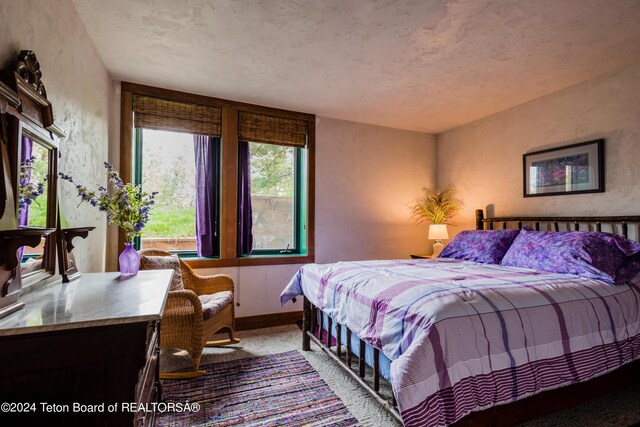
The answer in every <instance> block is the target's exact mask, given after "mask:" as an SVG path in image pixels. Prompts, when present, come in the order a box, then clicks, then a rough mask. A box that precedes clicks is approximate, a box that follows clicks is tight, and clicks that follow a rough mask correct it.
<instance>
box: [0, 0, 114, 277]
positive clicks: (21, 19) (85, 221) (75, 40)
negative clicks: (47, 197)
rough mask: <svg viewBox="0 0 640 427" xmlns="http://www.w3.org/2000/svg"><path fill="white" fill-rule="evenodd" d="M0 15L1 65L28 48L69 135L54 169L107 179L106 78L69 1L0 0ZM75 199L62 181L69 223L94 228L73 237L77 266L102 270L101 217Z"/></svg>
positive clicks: (92, 181)
mask: <svg viewBox="0 0 640 427" xmlns="http://www.w3.org/2000/svg"><path fill="white" fill-rule="evenodd" d="M0 16H1V17H2V25H0V67H2V68H3V69H4V68H7V67H9V66H10V64H11V63H12V61H13V60H14V59H15V57H16V55H17V54H18V52H19V51H20V50H24V49H26V50H33V51H34V52H35V54H36V56H37V58H38V61H39V62H40V67H41V70H42V80H43V82H44V84H45V87H46V89H47V95H48V97H49V100H50V101H51V103H52V104H53V114H54V119H55V122H56V124H57V125H58V126H60V127H61V128H62V129H64V130H65V132H66V133H67V135H68V137H67V138H66V139H64V140H63V141H61V147H60V149H61V153H62V158H61V159H60V162H59V170H60V171H62V172H65V173H68V174H71V175H73V176H74V178H76V180H77V181H78V182H80V183H83V184H85V185H87V186H93V185H96V186H97V185H98V184H104V183H106V178H105V175H104V174H103V168H102V162H103V161H105V160H106V159H107V150H108V126H109V96H110V92H109V91H110V84H111V83H110V82H111V80H110V78H109V75H108V73H107V71H106V69H105V67H104V65H103V64H102V61H101V59H100V57H99V56H98V54H97V52H96V50H95V48H94V46H93V44H92V42H91V40H90V39H89V36H88V35H87V32H86V30H85V27H84V24H83V23H82V21H80V18H79V16H78V14H77V13H76V10H75V8H74V7H73V5H72V4H71V1H68V0H59V1H54V0H19V1H3V2H0ZM78 201H79V199H78V197H77V196H76V194H75V191H74V189H73V188H70V187H69V186H68V185H62V193H61V198H60V205H61V209H62V210H63V211H64V214H65V216H66V217H67V219H68V220H69V223H70V225H72V226H88V225H95V226H97V229H96V230H94V231H92V232H91V233H90V234H89V237H88V238H87V239H86V240H84V241H81V239H76V240H74V245H75V246H76V248H77V249H75V250H74V253H75V254H76V259H77V261H78V264H79V266H80V268H81V270H82V271H101V270H102V269H103V268H104V256H105V249H104V248H105V239H106V237H105V236H106V225H105V217H104V214H102V213H101V212H98V210H97V209H95V208H93V207H90V206H87V205H83V206H80V207H76V206H77V204H78Z"/></svg>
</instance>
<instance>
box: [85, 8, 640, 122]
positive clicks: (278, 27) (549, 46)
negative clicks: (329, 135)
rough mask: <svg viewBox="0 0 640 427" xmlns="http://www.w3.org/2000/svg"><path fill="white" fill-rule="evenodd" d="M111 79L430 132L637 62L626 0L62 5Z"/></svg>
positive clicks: (637, 12)
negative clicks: (72, 12)
mask: <svg viewBox="0 0 640 427" xmlns="http://www.w3.org/2000/svg"><path fill="white" fill-rule="evenodd" d="M73 2H74V4H75V6H76V9H77V11H78V13H79V14H80V17H81V19H82V21H83V22H84V23H85V25H86V27H87V30H88V32H89V35H90V37H91V38H92V40H93V42H94V44H95V46H96V48H97V50H98V52H99V53H100V55H101V57H102V59H103V61H104V64H105V66H106V67H107V69H108V70H109V71H110V72H111V74H112V76H113V77H114V78H115V79H119V80H126V81H131V82H136V83H143V84H148V85H152V86H160V87H166V88H171V89H176V90H181V91H186V92H192V93H199V94H205V95H210V96H216V97H220V98H227V99H233V100H237V101H244V102H250V103H255V104H262V105H267V106H272V107H280V108H286V109H291V110H297V111H303V112H307V113H315V114H318V115H321V116H325V117H333V118H340V119H345V120H352V121H357V122H363V123H371V124H377V125H383V126H390V127H395V128H401V129H410V130H416V131H426V132H433V133H438V132H442V131H445V130H447V129H451V128H454V127H457V126H460V125H463V124H466V123H469V122H471V121H474V120H477V119H479V118H482V117H485V116H488V115H490V114H492V113H495V112H498V111H502V110H505V109H507V108H510V107H513V106H515V105H518V104H521V103H523V102H526V101H528V100H531V99H534V98H537V97H540V96H542V95H545V94H547V93H550V92H553V91H556V90H558V89H561V88H564V87H567V86H569V85H572V84H575V83H578V82H580V81H583V80H586V79H589V78H592V77H594V76H597V75H600V74H604V73H606V72H609V71H612V70H616V69H619V68H623V67H625V66H628V65H631V64H632V63H637V62H639V61H640V24H639V23H640V1H639V0H615V1H610V0H536V1H531V0H512V1H508V0H495V1H491V0H459V1H445V0H439V1H437V0H431V1H425V0H398V1H393V0H368V1H365V0H289V1H279V0H262V1H258V0H241V1H233V0H184V1H176V0H152V1H143V0H110V1H104V0H73Z"/></svg>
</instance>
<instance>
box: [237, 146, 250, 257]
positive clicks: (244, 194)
mask: <svg viewBox="0 0 640 427" xmlns="http://www.w3.org/2000/svg"><path fill="white" fill-rule="evenodd" d="M238 148H239V149H238V255H249V254H250V253H251V251H252V250H253V231H252V229H253V220H252V218H251V214H252V211H251V153H250V152H249V143H248V142H247V141H238Z"/></svg>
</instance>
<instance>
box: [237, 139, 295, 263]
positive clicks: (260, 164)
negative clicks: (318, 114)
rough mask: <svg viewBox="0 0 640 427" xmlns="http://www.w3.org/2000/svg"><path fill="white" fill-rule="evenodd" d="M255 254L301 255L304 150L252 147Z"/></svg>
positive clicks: (250, 146) (255, 143)
mask: <svg viewBox="0 0 640 427" xmlns="http://www.w3.org/2000/svg"><path fill="white" fill-rule="evenodd" d="M249 153H250V164H251V168H250V169H251V208H252V220H253V221H252V222H253V228H252V232H253V252H252V253H253V254H261V253H262V254H264V253H300V238H299V235H300V233H298V229H299V222H300V192H301V185H300V184H301V183H300V173H301V171H300V164H301V158H300V157H301V155H302V150H301V149H300V148H294V147H287V146H283V145H273V144H262V143H259V142H250V143H249Z"/></svg>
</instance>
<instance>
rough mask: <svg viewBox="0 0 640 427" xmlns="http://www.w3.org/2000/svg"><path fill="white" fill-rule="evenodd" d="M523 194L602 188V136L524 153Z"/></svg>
mask: <svg viewBox="0 0 640 427" xmlns="http://www.w3.org/2000/svg"><path fill="white" fill-rule="evenodd" d="M522 162H523V175H524V179H523V181H524V182H523V187H524V188H523V195H524V197H540V196H558V195H566V194H584V193H601V192H604V139H596V140H593V141H586V142H581V143H578V144H571V145H566V146H563V147H557V148H550V149H547V150H541V151H535V152H531V153H525V154H523V156H522Z"/></svg>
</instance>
